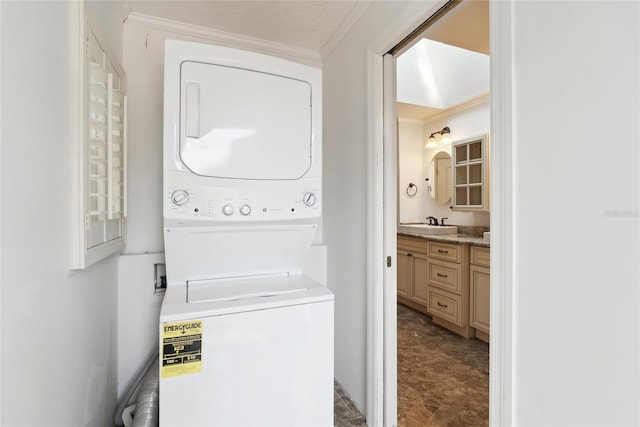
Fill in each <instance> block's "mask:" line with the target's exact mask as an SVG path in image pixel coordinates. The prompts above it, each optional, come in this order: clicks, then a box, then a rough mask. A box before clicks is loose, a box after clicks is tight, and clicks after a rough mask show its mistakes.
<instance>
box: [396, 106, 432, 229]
mask: <svg viewBox="0 0 640 427" xmlns="http://www.w3.org/2000/svg"><path fill="white" fill-rule="evenodd" d="M422 127H423V125H422V122H421V121H416V120H408V119H402V118H401V119H399V120H398V221H400V222H424V218H425V216H424V204H425V202H426V198H428V197H429V193H428V192H427V185H426V182H425V180H424V179H425V176H424V170H423V169H424V168H423V155H422V154H423V153H422V152H423V150H424V131H423V129H422ZM410 183H413V184H415V185H416V186H417V193H416V194H415V195H414V196H410V195H409V194H413V191H414V190H416V188H415V187H413V188H412V189H411V191H410V192H409V194H407V188H408V187H409V184H410Z"/></svg>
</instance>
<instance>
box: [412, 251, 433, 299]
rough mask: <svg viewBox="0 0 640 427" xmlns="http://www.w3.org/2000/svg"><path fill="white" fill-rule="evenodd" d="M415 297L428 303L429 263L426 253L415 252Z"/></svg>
mask: <svg viewBox="0 0 640 427" xmlns="http://www.w3.org/2000/svg"><path fill="white" fill-rule="evenodd" d="M412 258H413V297H412V298H411V299H413V300H414V301H416V302H419V303H421V304H425V305H427V304H428V301H429V300H428V298H429V294H428V292H427V285H428V283H429V265H428V262H427V257H426V255H422V254H416V253H414V254H413V257H412Z"/></svg>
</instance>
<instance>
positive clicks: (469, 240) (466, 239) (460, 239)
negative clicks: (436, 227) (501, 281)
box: [398, 232, 490, 248]
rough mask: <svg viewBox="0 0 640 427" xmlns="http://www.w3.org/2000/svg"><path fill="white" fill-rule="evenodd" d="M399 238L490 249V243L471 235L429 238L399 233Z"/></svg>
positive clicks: (444, 235) (440, 235)
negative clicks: (413, 238) (406, 237)
mask: <svg viewBox="0 0 640 427" xmlns="http://www.w3.org/2000/svg"><path fill="white" fill-rule="evenodd" d="M398 236H408V237H416V238H418V239H425V240H433V241H436V242H445V243H465V244H468V245H475V246H484V247H485V248H488V247H490V244H489V242H487V241H485V240H484V239H483V238H482V237H474V236H471V235H469V234H430V235H428V236H425V235H422V234H415V233H405V232H402V233H398Z"/></svg>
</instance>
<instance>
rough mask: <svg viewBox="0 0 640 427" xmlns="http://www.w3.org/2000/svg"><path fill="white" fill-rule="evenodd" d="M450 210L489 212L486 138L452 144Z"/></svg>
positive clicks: (470, 139) (486, 136)
mask: <svg viewBox="0 0 640 427" xmlns="http://www.w3.org/2000/svg"><path fill="white" fill-rule="evenodd" d="M451 151H452V161H453V166H454V172H453V195H452V196H453V204H452V206H451V208H452V209H453V210H465V211H471V210H476V211H487V212H488V211H489V135H482V136H478V137H474V138H468V139H464V140H460V141H456V142H454V143H453V144H452V150H451Z"/></svg>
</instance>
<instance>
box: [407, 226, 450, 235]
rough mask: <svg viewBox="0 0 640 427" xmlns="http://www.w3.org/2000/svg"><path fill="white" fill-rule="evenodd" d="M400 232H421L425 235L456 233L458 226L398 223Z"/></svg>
mask: <svg viewBox="0 0 640 427" xmlns="http://www.w3.org/2000/svg"><path fill="white" fill-rule="evenodd" d="M398 232H399V233H413V234H421V235H424V236H428V235H433V234H456V233H457V232H458V227H456V226H455V225H445V226H441V225H429V224H400V225H398Z"/></svg>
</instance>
